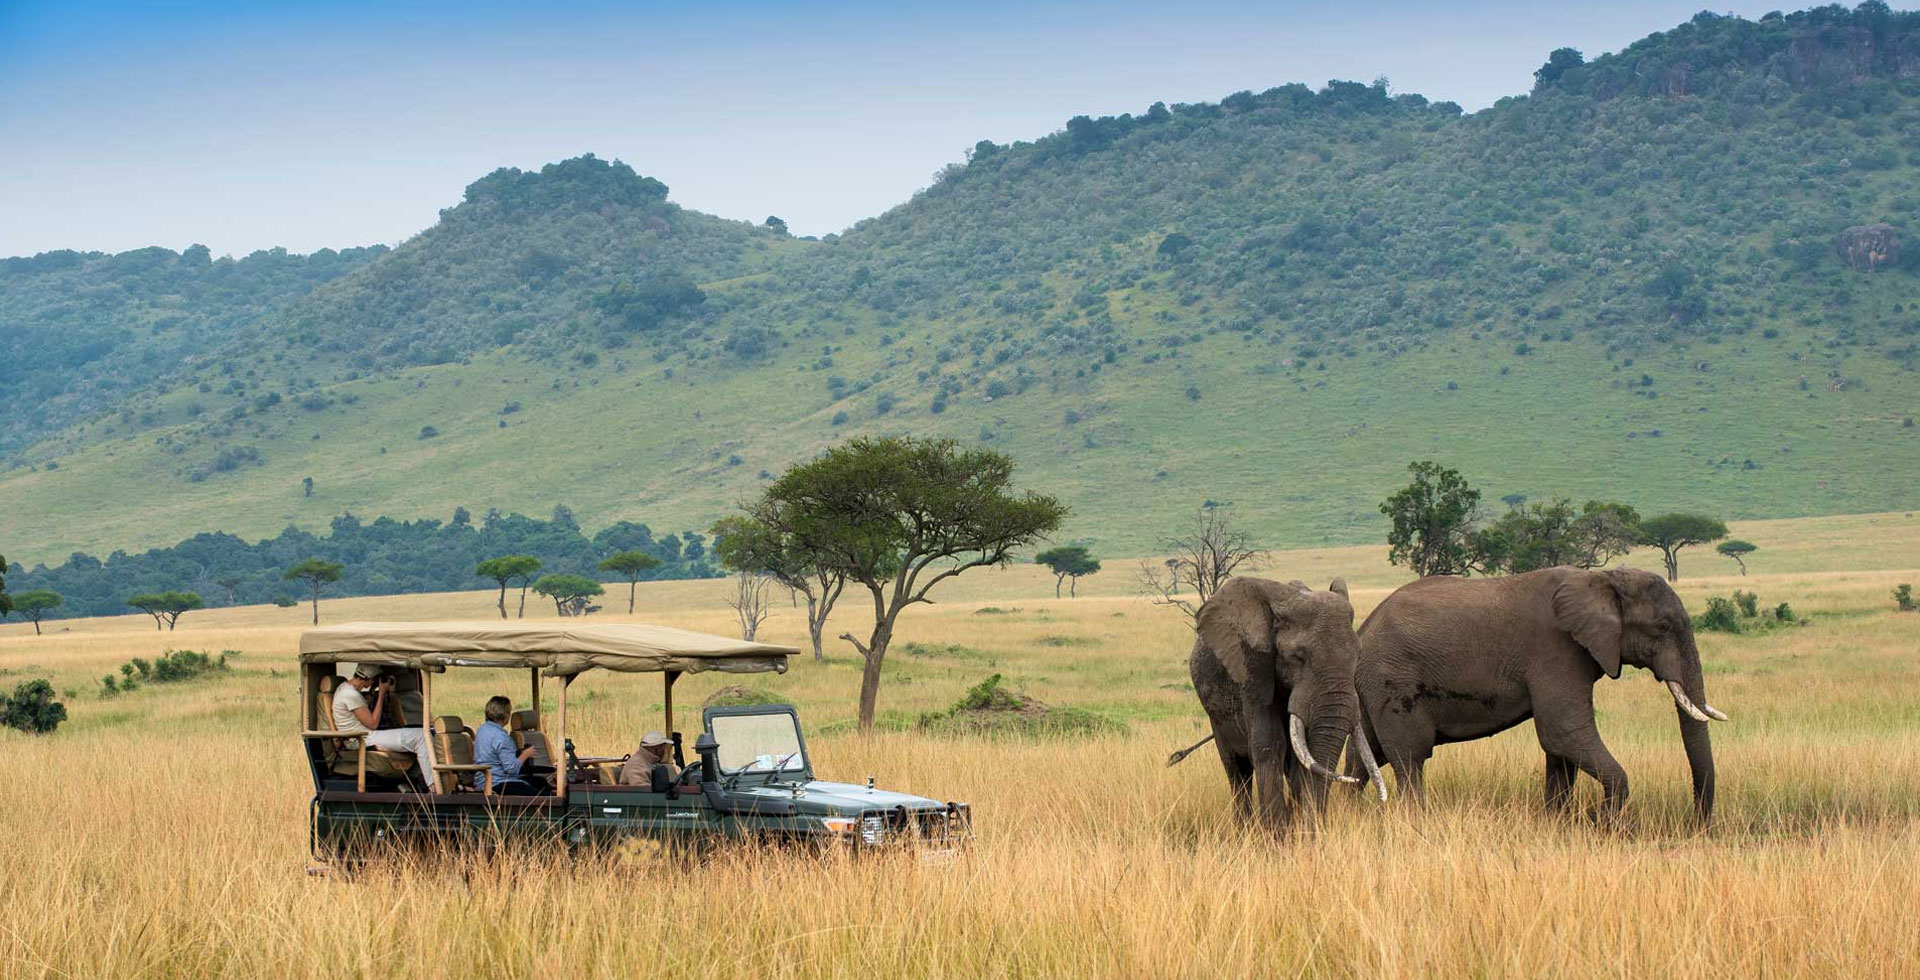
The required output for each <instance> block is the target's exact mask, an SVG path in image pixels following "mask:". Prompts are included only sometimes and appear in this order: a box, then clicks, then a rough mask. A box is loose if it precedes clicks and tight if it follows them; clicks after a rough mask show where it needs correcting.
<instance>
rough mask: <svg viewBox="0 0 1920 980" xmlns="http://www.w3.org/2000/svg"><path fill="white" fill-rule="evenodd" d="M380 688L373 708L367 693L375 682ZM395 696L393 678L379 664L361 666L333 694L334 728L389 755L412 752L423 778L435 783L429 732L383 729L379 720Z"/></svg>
mask: <svg viewBox="0 0 1920 980" xmlns="http://www.w3.org/2000/svg"><path fill="white" fill-rule="evenodd" d="M376 678H377V679H378V681H379V687H378V689H377V691H376V693H375V694H374V698H373V706H372V707H368V706H367V697H366V690H367V688H370V687H373V686H374V683H375V679H376ZM392 694H393V677H392V675H383V674H381V673H380V667H379V665H378V664H361V665H360V666H358V667H356V668H354V671H353V676H352V677H350V678H348V679H347V682H346V683H345V684H342V685H340V689H339V690H337V691H334V692H333V727H334V728H336V729H338V730H340V731H343V732H350V733H353V734H357V735H363V736H365V737H366V740H367V744H368V745H371V746H373V747H374V748H377V749H385V750H387V751H389V752H409V753H412V754H413V758H414V761H415V762H417V763H419V766H420V769H419V773H420V777H421V778H422V779H425V780H427V781H428V782H431V781H432V780H433V760H432V758H431V757H430V755H429V754H428V751H427V733H426V730H425V729H422V728H385V729H382V728H380V717H381V715H382V714H384V713H385V712H386V708H387V698H388V697H390V696H392Z"/></svg>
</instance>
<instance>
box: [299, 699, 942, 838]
mask: <svg viewBox="0 0 1920 980" xmlns="http://www.w3.org/2000/svg"><path fill="white" fill-rule="evenodd" d="M702 721H703V723H704V729H705V730H704V732H703V734H702V736H701V737H700V738H699V739H698V740H697V741H696V743H695V749H696V753H697V757H696V758H692V759H686V758H685V757H684V755H683V754H682V750H681V747H680V745H679V741H678V738H677V737H676V739H675V752H676V755H677V756H681V758H682V761H683V762H684V771H683V772H682V774H681V777H680V779H678V780H667V779H665V778H664V773H663V774H662V778H660V779H658V780H657V781H656V784H655V785H648V786H618V785H608V784H606V783H604V782H584V781H582V782H576V781H573V779H572V778H570V779H569V783H568V786H567V788H566V792H565V794H564V795H543V796H537V797H534V796H498V795H493V796H483V795H481V794H478V793H462V794H453V795H430V794H420V793H415V792H410V791H406V790H400V791H396V792H377V791H376V792H359V791H356V790H355V789H354V787H353V785H352V783H351V781H343V780H341V779H339V778H338V777H337V776H334V775H331V774H330V773H329V772H328V767H327V765H326V762H325V760H324V758H322V757H321V756H320V755H319V754H318V753H317V752H316V751H315V750H314V749H313V748H312V744H313V743H311V742H310V743H309V746H310V747H309V751H308V756H309V762H310V765H311V768H312V770H313V774H314V780H315V792H314V796H313V800H312V804H311V823H310V827H311V845H312V849H313V854H314V857H315V858H316V859H319V860H322V861H327V860H332V859H335V858H340V857H345V856H348V855H352V854H358V853H361V852H362V848H363V847H365V846H366V845H369V844H372V845H381V844H394V845H401V846H407V845H427V844H430V845H432V846H436V847H444V846H446V845H448V844H455V845H480V846H493V845H497V844H500V843H504V842H507V841H509V840H521V841H561V842H564V844H565V845H566V846H568V847H570V848H613V847H618V846H619V845H621V844H623V843H625V842H627V841H631V840H634V839H650V840H655V841H659V842H660V843H661V845H663V846H665V847H668V848H672V849H698V848H701V847H705V846H709V845H712V844H715V843H718V842H723V841H729V840H731V841H744V842H753V843H761V844H775V843H781V844H807V845H822V846H835V847H848V848H853V849H860V850H865V849H873V848H890V847H902V846H911V847H924V848H934V849H944V848H951V847H955V846H958V845H961V844H963V843H964V842H966V841H968V840H970V839H971V838H972V813H971V810H970V808H969V807H968V805H967V804H965V803H954V802H942V801H939V800H933V799H929V798H926V797H922V796H912V795H908V794H904V793H894V792H889V791H886V790H881V789H876V788H874V787H873V786H872V784H871V780H869V782H868V784H867V785H859V784H851V783H838V782H831V781H827V780H823V779H820V778H819V777H818V776H817V775H816V773H815V772H814V770H813V764H812V760H811V758H810V757H809V756H808V755H807V753H806V748H805V742H804V736H803V735H802V734H801V729H800V721H799V714H798V712H797V711H796V710H795V709H794V708H793V707H792V706H791V705H764V706H755V707H731V708H708V709H706V710H705V712H703V716H702ZM789 727H790V732H791V734H790V736H788V735H786V734H785V733H786V732H787V731H788V730H789ZM716 729H717V730H716ZM745 731H756V732H762V733H771V736H770V740H771V741H774V742H780V741H781V740H782V739H785V738H789V737H790V739H791V742H792V745H793V747H794V748H793V751H794V753H795V754H794V756H793V758H791V759H785V760H783V759H770V758H769V757H770V756H771V755H772V753H764V754H759V755H758V757H757V758H756V759H754V760H753V761H751V762H748V761H744V760H741V759H737V758H735V759H731V760H729V759H727V758H726V756H727V755H728V754H729V751H730V750H729V746H728V744H727V739H728V738H730V737H731V738H733V740H734V743H735V746H734V749H733V750H732V751H733V752H735V753H736V754H737V753H739V752H744V751H746V749H745V748H743V747H742V746H741V744H740V743H741V741H742V737H743V736H742V735H741V733H742V732H745ZM676 735H677V733H676ZM778 747H780V746H778V745H776V748H778ZM750 754H751V753H750ZM776 767H777V768H776ZM570 771H572V772H575V773H578V770H570Z"/></svg>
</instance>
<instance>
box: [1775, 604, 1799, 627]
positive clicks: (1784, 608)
mask: <svg viewBox="0 0 1920 980" xmlns="http://www.w3.org/2000/svg"><path fill="white" fill-rule="evenodd" d="M1773 618H1774V619H1777V620H1779V621H1780V622H1783V623H1792V622H1797V621H1798V617H1796V616H1794V614H1793V607H1792V606H1789V605H1787V604H1786V603H1784V602H1783V603H1781V604H1779V605H1778V606H1775V607H1774V609H1773Z"/></svg>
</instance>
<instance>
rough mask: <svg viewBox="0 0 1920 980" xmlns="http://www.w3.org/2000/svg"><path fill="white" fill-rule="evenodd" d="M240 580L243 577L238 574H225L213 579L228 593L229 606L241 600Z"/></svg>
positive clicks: (214, 582)
mask: <svg viewBox="0 0 1920 980" xmlns="http://www.w3.org/2000/svg"><path fill="white" fill-rule="evenodd" d="M240 582H241V579H240V576H238V575H224V576H221V577H220V578H217V579H214V580H213V584H215V585H217V586H219V587H220V589H221V591H224V592H225V593H226V594H227V605H229V606H232V605H237V604H238V603H239V601H240V598H239V595H240Z"/></svg>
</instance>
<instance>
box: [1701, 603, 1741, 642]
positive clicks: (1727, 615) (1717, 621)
mask: <svg viewBox="0 0 1920 980" xmlns="http://www.w3.org/2000/svg"><path fill="white" fill-rule="evenodd" d="M1693 629H1694V631H1695V632H1701V633H1738V632H1740V607H1739V606H1737V605H1735V604H1734V601H1733V600H1732V599H1729V598H1727V597H1726V596H1718V595H1717V596H1711V597H1709V598H1708V599H1707V611H1706V612H1703V613H1701V614H1700V615H1698V616H1695V617H1693Z"/></svg>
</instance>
